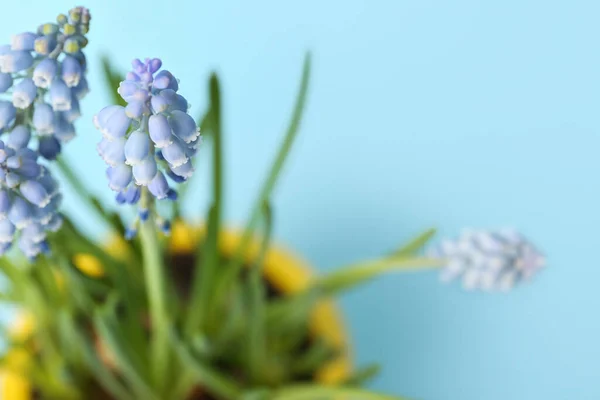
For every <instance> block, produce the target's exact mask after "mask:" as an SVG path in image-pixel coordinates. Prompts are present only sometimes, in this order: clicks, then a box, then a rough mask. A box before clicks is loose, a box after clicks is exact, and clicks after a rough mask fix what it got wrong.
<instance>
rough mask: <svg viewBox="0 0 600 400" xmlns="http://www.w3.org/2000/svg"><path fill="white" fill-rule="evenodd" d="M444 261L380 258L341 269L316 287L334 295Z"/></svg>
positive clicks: (441, 263)
mask: <svg viewBox="0 0 600 400" xmlns="http://www.w3.org/2000/svg"><path fill="white" fill-rule="evenodd" d="M443 265H444V260H441V259H439V258H424V257H408V258H397V257H390V258H382V259H378V260H373V261H368V262H361V263H358V264H352V265H349V266H347V267H343V268H340V269H338V270H337V271H334V272H332V273H330V274H329V275H326V276H324V277H322V278H320V279H318V280H317V281H316V283H315V284H316V285H317V286H318V288H320V289H321V290H322V291H323V292H325V293H326V294H328V295H336V294H338V293H339V292H342V291H344V290H348V289H351V288H353V287H355V286H357V285H359V284H361V283H363V282H365V281H367V280H370V279H373V278H375V277H377V276H379V275H381V274H383V273H386V272H392V271H418V270H423V269H431V268H440V267H441V266H443Z"/></svg>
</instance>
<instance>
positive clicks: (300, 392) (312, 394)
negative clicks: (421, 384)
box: [271, 385, 406, 400]
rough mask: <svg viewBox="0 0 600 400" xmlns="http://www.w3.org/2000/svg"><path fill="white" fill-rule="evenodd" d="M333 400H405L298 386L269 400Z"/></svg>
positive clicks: (345, 389) (359, 391)
mask: <svg viewBox="0 0 600 400" xmlns="http://www.w3.org/2000/svg"><path fill="white" fill-rule="evenodd" d="M316 399H319V400H329V399H331V400H334V399H357V400H358V399H360V400H403V399H404V400H406V399H405V398H402V397H397V396H389V395H385V394H380V393H374V392H369V391H366V390H361V389H355V388H345V387H332V386H319V385H298V386H291V387H289V388H284V389H281V390H278V391H277V392H275V394H274V395H273V397H271V400H316Z"/></svg>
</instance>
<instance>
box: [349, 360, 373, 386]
mask: <svg viewBox="0 0 600 400" xmlns="http://www.w3.org/2000/svg"><path fill="white" fill-rule="evenodd" d="M380 371H381V365H379V364H370V365H367V366H365V367H362V368H360V369H358V370H356V371H355V372H353V373H352V375H351V376H350V377H349V378H348V379H346V381H345V382H344V386H356V387H361V386H364V385H365V384H366V383H367V382H368V381H370V380H371V379H373V378H375V377H376V376H377V375H379V372H380Z"/></svg>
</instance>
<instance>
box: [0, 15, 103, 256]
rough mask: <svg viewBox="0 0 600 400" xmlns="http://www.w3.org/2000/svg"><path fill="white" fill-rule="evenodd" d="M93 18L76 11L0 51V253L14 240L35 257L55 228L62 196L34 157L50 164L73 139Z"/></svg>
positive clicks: (14, 39)
mask: <svg viewBox="0 0 600 400" xmlns="http://www.w3.org/2000/svg"><path fill="white" fill-rule="evenodd" d="M90 18H91V17H90V13H89V11H88V10H87V9H86V8H83V7H76V8H73V9H72V10H71V11H70V12H69V13H68V15H64V14H61V15H59V16H58V17H57V21H56V23H47V24H43V25H41V26H40V27H39V28H38V29H37V31H36V32H24V33H21V34H18V35H14V36H13V37H12V40H11V43H10V44H8V45H4V46H0V137H1V138H2V139H1V140H0V255H1V254H4V253H5V252H6V251H7V250H8V249H9V248H10V247H11V245H12V244H13V243H14V242H15V241H18V245H19V248H20V249H21V251H22V252H23V253H24V254H25V255H26V256H28V257H30V258H33V257H35V256H36V255H38V254H39V253H40V252H43V251H45V250H47V247H48V246H47V244H46V233H47V231H54V230H56V229H58V228H59V227H60V224H61V221H62V220H61V217H60V215H59V214H58V210H57V209H58V206H59V205H60V202H61V195H60V193H59V191H58V185H57V182H56V181H55V180H54V178H53V177H52V176H51V174H50V171H49V170H48V168H46V167H45V166H43V165H42V164H40V163H39V156H42V157H43V158H45V159H46V160H53V159H55V158H56V156H57V155H58V154H59V152H60V150H61V145H62V144H63V143H66V142H68V141H69V140H70V139H72V138H73V136H74V135H75V129H74V126H73V122H74V121H75V120H76V119H77V118H78V117H79V116H80V111H79V100H80V99H81V98H83V97H84V96H85V95H86V94H87V92H88V85H87V81H86V79H85V71H86V60H85V56H84V55H83V53H82V51H81V50H82V49H83V48H84V47H85V46H86V45H87V39H86V37H85V35H86V34H87V32H88V30H89V23H90ZM2 97H4V98H2ZM33 149H35V150H33Z"/></svg>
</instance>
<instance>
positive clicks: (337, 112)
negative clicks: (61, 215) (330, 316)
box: [0, 0, 600, 400]
mask: <svg viewBox="0 0 600 400" xmlns="http://www.w3.org/2000/svg"><path fill="white" fill-rule="evenodd" d="M7 3H8V2H5V3H4V4H3V5H2V11H3V18H2V24H1V25H0V37H2V38H5V39H4V40H8V38H9V36H10V34H11V33H13V32H19V31H22V30H27V29H31V28H33V27H35V26H37V24H38V23H39V22H42V21H47V20H50V19H52V18H53V17H54V15H55V14H56V13H57V12H59V11H62V10H65V9H68V8H69V7H70V6H72V4H71V1H64V0H60V1H51V2H50V1H31V0H30V1H21V2H10V3H8V4H7ZM87 6H89V7H90V8H91V9H92V12H93V24H92V33H91V35H90V46H89V52H88V55H89V59H90V62H91V66H90V77H91V86H92V88H93V89H94V91H93V92H92V94H91V95H90V96H89V97H88V98H87V99H86V101H85V102H84V104H83V108H84V110H85V114H86V115H85V118H84V119H83V120H82V121H81V122H79V123H78V129H79V138H78V139H77V140H76V141H75V142H74V143H73V144H72V145H71V146H69V147H68V150H67V154H68V156H69V158H71V159H72V160H73V161H75V162H77V165H78V166H79V168H80V169H81V171H82V172H85V177H86V178H87V179H88V180H89V185H90V186H91V187H93V189H94V190H95V191H96V192H101V193H103V194H104V196H105V198H106V199H107V200H108V199H109V198H110V194H109V193H108V190H107V189H106V185H105V181H104V177H103V167H102V162H101V161H100V160H99V159H98V158H97V157H96V156H95V150H94V144H95V143H96V142H97V141H98V136H99V134H98V133H97V132H96V131H95V130H94V129H93V126H92V124H91V117H92V115H93V114H94V113H95V112H96V111H97V110H99V109H100V108H101V107H102V106H103V105H104V104H105V102H106V101H107V99H108V97H107V95H106V92H105V89H104V86H103V83H102V80H101V75H100V70H99V63H98V56H99V54H100V53H102V52H110V54H111V55H112V56H113V58H114V62H115V63H117V64H118V65H119V66H120V67H122V68H126V67H127V66H128V62H129V60H130V59H131V58H133V57H146V56H159V57H162V58H163V60H164V65H165V67H167V68H169V69H170V70H172V72H174V73H175V74H176V75H177V77H179V78H180V79H181V87H182V92H183V93H184V94H186V95H187V96H188V97H189V99H190V101H191V103H192V104H193V106H194V107H193V110H196V111H200V110H203V109H204V106H205V104H206V94H205V91H206V79H207V76H208V74H209V72H210V71H211V70H212V69H214V68H216V69H217V70H218V72H219V73H220V74H221V77H222V80H223V87H224V109H225V116H224V117H225V123H226V134H227V137H226V139H225V140H226V160H227V164H226V166H227V171H226V177H227V180H228V181H227V185H226V189H227V201H228V203H227V211H228V218H229V220H230V221H232V222H233V223H241V222H242V221H243V219H244V217H245V216H246V214H247V212H248V207H249V204H250V201H251V200H252V199H254V196H255V193H256V189H257V187H258V185H259V184H260V182H261V180H262V177H263V175H264V172H265V169H266V168H267V165H268V163H269V161H270V160H271V158H272V156H273V154H274V151H275V148H276V145H277V144H278V143H279V141H280V139H281V136H282V131H283V129H284V127H285V125H286V121H287V119H288V116H289V114H290V109H291V106H292V103H293V97H294V94H295V91H296V89H297V82H298V78H299V74H300V66H301V62H302V57H303V52H304V51H305V50H306V49H311V50H312V51H313V54H314V60H313V61H314V74H313V77H314V79H313V81H312V87H311V92H310V100H309V106H308V109H307V113H306V119H305V121H304V123H303V127H302V134H301V136H300V138H299V140H298V142H297V146H296V147H295V149H294V151H293V154H292V157H291V159H290V160H289V161H290V163H289V165H288V166H287V168H286V170H285V174H284V176H283V180H282V183H281V185H280V186H279V187H278V190H277V194H276V197H275V204H276V217H277V220H276V221H277V231H276V233H277V237H278V239H280V240H281V241H283V242H284V243H287V244H289V245H290V246H291V247H293V248H295V249H296V250H297V251H298V252H300V253H301V254H303V255H304V256H305V257H306V258H307V259H308V260H309V261H311V262H312V263H313V264H315V265H317V266H318V267H319V268H320V269H322V270H329V269H332V268H335V267H337V266H339V265H342V264H344V263H347V262H351V261H355V260H358V259H362V258H368V257H375V256H377V255H380V254H382V253H383V252H385V251H388V250H389V249H391V248H393V247H394V246H395V245H396V244H398V243H399V242H401V241H402V240H405V239H408V238H409V237H410V236H411V235H413V234H415V233H417V232H418V231H420V230H422V229H425V228H427V227H429V226H432V225H436V226H438V227H439V228H440V229H441V233H442V234H443V235H454V234H456V233H457V232H458V231H459V230H460V228H461V227H463V226H475V227H498V226H515V227H517V228H519V229H521V230H523V231H524V232H525V233H526V234H527V235H528V236H529V237H530V238H532V239H533V240H534V241H535V243H537V244H538V245H539V247H541V248H542V249H543V250H544V251H545V252H546V253H547V255H548V264H549V268H548V269H547V270H546V271H544V272H543V273H541V274H540V275H539V276H538V277H536V278H535V280H534V282H533V283H532V284H528V285H524V286H522V287H520V288H519V289H517V290H515V291H514V292H512V293H510V294H473V293H465V292H463V291H461V290H460V288H458V287H457V286H445V285H441V284H439V283H438V281H437V277H436V275H435V273H433V272H432V273H419V274H412V275H395V276H391V277H388V278H386V279H385V280H378V281H376V282H374V283H372V284H370V285H368V286H366V287H364V288H362V289H360V290H358V291H356V292H353V293H352V294H350V295H348V296H346V297H345V298H344V300H343V306H344V311H345V312H346V315H347V320H348V323H349V325H350V327H351V331H352V335H353V337H354V340H355V345H356V358H357V360H358V361H359V362H369V361H380V362H381V363H382V364H383V365H384V366H385V369H384V371H383V373H382V374H381V376H380V378H378V379H377V380H376V381H375V382H374V383H373V387H374V388H376V389H381V390H385V391H389V392H392V393H396V394H405V395H407V396H414V397H418V398H422V399H427V400H429V399H431V400H433V399H436V400H448V399H450V400H496V399H498V400H500V399H502V400H505V399H515V400H517V399H523V400H530V399H569V400H571V399H598V398H600V367H599V366H598V360H600V344H599V338H600V322H599V321H600V317H599V315H598V314H599V309H600V307H599V306H600V295H599V294H598V292H599V290H598V282H599V280H600V266H599V265H598V262H597V261H595V260H596V257H597V254H598V253H597V249H598V245H599V242H598V231H597V229H596V228H597V227H598V225H599V223H600V213H599V212H598V204H600V189H599V188H600V181H599V179H598V171H600V158H599V157H598V152H599V151H600V118H599V113H598V108H599V106H600V104H599V103H600V101H599V99H600V56H599V54H600V44H599V43H600V39H599V38H600V24H599V23H598V15H599V13H600V7H599V5H598V2H596V1H548V0H546V1H541V0H540V1H531V0H529V1H524V0H510V1H501V2H500V1H481V0H480V1H475V0H473V1H467V0H455V1H441V0H438V1H432V0H421V1H400V0H398V1H391V0H390V1H367V0H365V1H329V2H325V1H316V0H315V1H296V2H290V1H285V2H283V1H258V0H257V1H252V2H250V1H228V2H203V1H193V0H189V1H177V0H172V1H161V2H158V1H156V2H152V1H148V0H146V1H141V0H128V1H116V0H93V1H89V2H88V3H87ZM200 157H202V154H201V155H200ZM200 169H201V170H204V171H205V170H206V168H202V167H201V168H200ZM203 174H205V172H203ZM203 179H204V178H200V179H199V180H198V191H199V192H200V194H199V197H198V198H199V199H201V201H199V203H198V204H202V206H203V205H204V199H205V197H206V196H205V195H204V194H203V191H204V188H205V185H204V183H205V181H204V180H203ZM69 205H70V206H74V207H75V212H76V213H77V214H78V215H79V216H80V217H84V212H83V210H82V209H81V208H79V207H78V205H77V204H76V203H75V202H72V201H71V202H69ZM191 206H192V205H190V210H192V207H191ZM200 208H201V207H199V206H197V205H196V207H195V208H193V209H194V211H196V214H198V211H197V210H198V209H200ZM88 223H89V224H90V225H91V224H93V223H94V221H89V222H88Z"/></svg>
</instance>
